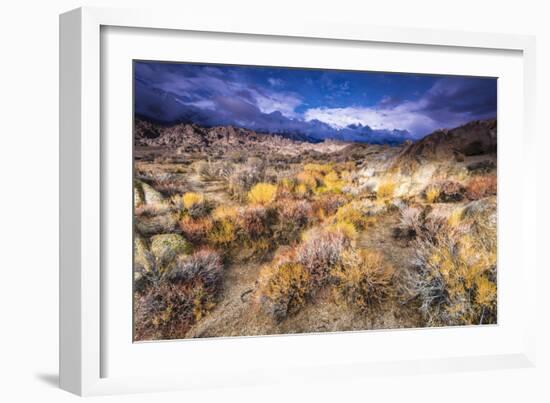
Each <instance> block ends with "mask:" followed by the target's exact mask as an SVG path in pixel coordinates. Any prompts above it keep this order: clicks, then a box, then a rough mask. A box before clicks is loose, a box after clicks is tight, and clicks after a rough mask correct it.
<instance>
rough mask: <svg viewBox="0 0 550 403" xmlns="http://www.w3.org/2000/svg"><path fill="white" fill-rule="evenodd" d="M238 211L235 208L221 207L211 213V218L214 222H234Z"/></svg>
mask: <svg viewBox="0 0 550 403" xmlns="http://www.w3.org/2000/svg"><path fill="white" fill-rule="evenodd" d="M238 214H239V210H238V208H237V207H235V206H227V205H221V206H218V207H216V208H215V209H214V211H212V218H213V219H214V220H225V219H227V220H234V219H236V218H237V215H238Z"/></svg>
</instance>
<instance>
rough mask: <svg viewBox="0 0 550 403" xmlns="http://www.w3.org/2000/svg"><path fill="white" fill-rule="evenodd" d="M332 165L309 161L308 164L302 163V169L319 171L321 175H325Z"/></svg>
mask: <svg viewBox="0 0 550 403" xmlns="http://www.w3.org/2000/svg"><path fill="white" fill-rule="evenodd" d="M332 167H333V166H332V164H315V163H310V164H305V165H304V171H305V172H315V173H319V174H321V175H326V174H327V173H329V172H330V171H332Z"/></svg>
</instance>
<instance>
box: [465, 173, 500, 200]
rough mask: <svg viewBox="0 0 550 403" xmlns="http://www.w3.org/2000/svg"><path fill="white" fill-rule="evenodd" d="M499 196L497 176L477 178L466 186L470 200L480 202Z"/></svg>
mask: <svg viewBox="0 0 550 403" xmlns="http://www.w3.org/2000/svg"><path fill="white" fill-rule="evenodd" d="M496 194H497V177H496V175H482V176H475V177H474V178H472V179H471V180H470V181H469V182H468V184H467V185H466V197H467V198H468V199H470V200H479V199H482V198H484V197H487V196H492V195H496Z"/></svg>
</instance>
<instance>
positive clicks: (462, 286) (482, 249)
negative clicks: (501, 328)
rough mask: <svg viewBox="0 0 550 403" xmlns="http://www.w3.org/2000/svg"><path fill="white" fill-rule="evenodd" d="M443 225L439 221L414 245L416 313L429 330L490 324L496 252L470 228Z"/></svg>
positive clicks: (492, 308) (494, 314)
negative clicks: (436, 326)
mask: <svg viewBox="0 0 550 403" xmlns="http://www.w3.org/2000/svg"><path fill="white" fill-rule="evenodd" d="M447 221H448V220H444V219H441V220H440V221H439V224H438V225H435V226H433V229H432V230H430V231H431V233H429V234H427V235H428V236H425V235H424V236H422V237H421V238H417V241H416V242H417V245H416V248H417V250H418V252H417V263H418V266H417V267H418V272H417V273H416V274H417V275H418V279H413V282H412V286H413V287H412V289H414V290H415V292H416V293H417V294H416V295H417V296H420V301H421V302H422V305H421V310H422V312H423V313H424V315H425V318H426V319H427V323H428V324H430V325H457V324H479V323H482V322H483V321H485V323H494V321H495V320H496V284H494V282H493V281H492V280H491V278H493V277H494V275H495V270H496V263H497V259H496V248H493V247H492V246H491V242H486V240H484V239H481V238H479V237H478V236H477V234H475V233H474V232H472V228H471V227H464V225H462V224H461V225H458V226H454V227H453V226H451V225H449V223H448V222H447ZM427 225H428V226H430V225H432V224H430V222H428V223H427ZM426 230H427V229H425V231H426ZM495 236H496V235H495ZM413 277H414V276H413ZM493 301H494V303H493Z"/></svg>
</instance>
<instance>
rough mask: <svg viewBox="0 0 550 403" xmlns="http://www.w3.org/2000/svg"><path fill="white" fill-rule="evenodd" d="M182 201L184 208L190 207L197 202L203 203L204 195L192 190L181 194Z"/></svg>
mask: <svg viewBox="0 0 550 403" xmlns="http://www.w3.org/2000/svg"><path fill="white" fill-rule="evenodd" d="M182 201H183V206H184V207H185V208H186V209H190V208H192V207H193V206H195V205H197V204H200V203H203V202H204V196H203V195H200V194H198V193H194V192H187V193H185V194H184V195H183V197H182Z"/></svg>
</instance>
